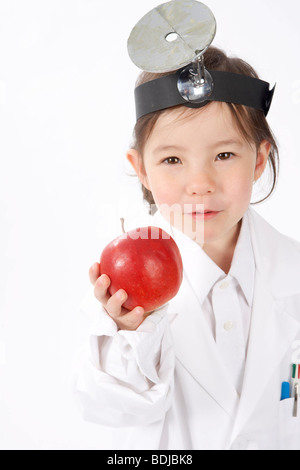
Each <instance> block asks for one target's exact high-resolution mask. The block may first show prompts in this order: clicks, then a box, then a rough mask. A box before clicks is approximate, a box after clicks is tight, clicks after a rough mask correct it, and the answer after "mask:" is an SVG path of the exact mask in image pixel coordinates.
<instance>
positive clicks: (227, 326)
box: [224, 321, 234, 331]
mask: <svg viewBox="0 0 300 470" xmlns="http://www.w3.org/2000/svg"><path fill="white" fill-rule="evenodd" d="M233 327H234V323H233V321H227V322H226V323H224V330H226V331H231V330H232V329H233Z"/></svg>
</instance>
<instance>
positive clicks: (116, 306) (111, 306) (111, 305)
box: [105, 289, 127, 320]
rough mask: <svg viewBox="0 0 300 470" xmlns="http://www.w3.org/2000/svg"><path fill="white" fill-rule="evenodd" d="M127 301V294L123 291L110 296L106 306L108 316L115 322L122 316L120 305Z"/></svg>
mask: <svg viewBox="0 0 300 470" xmlns="http://www.w3.org/2000/svg"><path fill="white" fill-rule="evenodd" d="M126 299H127V294H126V292H125V291H124V290H123V289H120V290H118V291H117V292H116V293H115V294H114V295H112V296H111V297H110V298H109V299H108V301H107V304H106V307H105V308H106V310H107V312H108V314H109V315H110V316H111V317H112V318H113V319H114V320H115V319H117V318H118V317H119V316H121V315H122V305H123V303H124V302H125V300H126Z"/></svg>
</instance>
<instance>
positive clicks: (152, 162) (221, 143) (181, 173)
mask: <svg viewBox="0 0 300 470" xmlns="http://www.w3.org/2000/svg"><path fill="white" fill-rule="evenodd" d="M269 152H270V144H269V143H268V142H267V141H263V142H262V143H261V145H260V148H259V149H258V150H257V149H256V148H255V146H254V144H253V145H251V144H249V143H248V142H246V141H245V140H244V138H243V137H242V135H241V133H240V132H239V130H238V129H237V127H236V125H235V123H234V121H233V118H232V115H231V112H230V110H229V108H228V106H227V105H226V104H223V103H216V102H213V103H211V104H210V105H209V106H206V107H203V108H201V109H198V110H196V111H195V110H194V109H192V110H191V109H189V108H184V109H182V108H177V109H173V110H168V111H167V112H165V113H163V114H162V115H161V116H160V117H159V119H158V121H157V123H156V124H155V126H154V129H153V131H152V133H151V134H150V137H149V138H148V140H147V142H146V145H145V148H144V153H143V156H141V155H139V154H138V153H137V151H136V150H130V151H129V152H128V155H127V157H128V159H129V161H130V162H131V163H132V165H133V166H134V168H135V170H136V172H137V174H138V176H139V178H140V180H141V182H142V184H143V185H144V186H145V187H146V188H147V189H149V190H150V191H151V192H152V194H153V198H154V200H155V202H156V204H157V206H158V208H159V210H160V211H161V213H162V215H163V216H164V217H165V218H167V219H169V221H170V222H171V224H172V225H174V226H176V228H178V229H179V230H181V231H183V232H184V233H186V234H187V235H188V236H190V237H191V238H193V239H195V240H196V241H197V242H198V243H200V244H201V245H202V246H203V247H204V248H205V246H208V245H210V244H213V245H214V246H215V248H216V249H218V248H221V247H223V248H228V247H229V246H231V245H232V244H234V243H235V242H236V240H237V236H238V233H239V227H240V221H241V219H242V217H243V215H244V214H245V212H246V211H247V209H248V207H249V204H250V200H251V195H252V188H253V183H254V181H256V180H258V179H259V177H260V176H261V175H262V173H263V171H264V169H265V166H266V163H267V159H268V155H269ZM166 208H173V209H172V210H171V211H170V210H169V211H168V210H166Z"/></svg>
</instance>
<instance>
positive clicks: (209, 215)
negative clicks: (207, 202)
mask: <svg viewBox="0 0 300 470" xmlns="http://www.w3.org/2000/svg"><path fill="white" fill-rule="evenodd" d="M218 214H220V212H217V211H203V212H192V213H191V216H192V217H193V219H195V220H210V219H214V218H215V217H216V216H217V215H218Z"/></svg>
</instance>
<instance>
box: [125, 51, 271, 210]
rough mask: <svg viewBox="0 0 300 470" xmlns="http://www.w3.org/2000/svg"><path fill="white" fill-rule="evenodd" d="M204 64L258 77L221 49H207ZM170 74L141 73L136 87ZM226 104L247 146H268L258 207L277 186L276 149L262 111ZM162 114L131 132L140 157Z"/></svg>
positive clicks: (146, 196) (149, 117)
mask: <svg viewBox="0 0 300 470" xmlns="http://www.w3.org/2000/svg"><path fill="white" fill-rule="evenodd" d="M204 62H205V67H206V68H207V69H208V70H220V71H224V72H232V73H238V74H242V75H248V76H250V77H254V78H259V77H258V75H257V73H256V72H255V70H254V69H253V68H252V67H251V66H250V65H249V64H247V62H245V61H243V60H242V59H239V58H236V57H228V56H227V55H226V54H225V53H224V52H223V51H222V50H220V49H218V48H216V47H210V48H208V49H207V51H206V53H205V54H204ZM170 73H175V72H170ZM170 73H161V74H158V73H156V74H154V73H150V72H142V73H141V74H140V75H139V77H138V80H137V82H136V87H138V86H139V85H142V84H143V83H147V82H149V81H151V80H155V79H157V78H161V77H164V76H166V75H170ZM227 105H228V106H229V109H230V111H231V113H232V116H233V119H234V122H235V123H236V125H237V127H238V129H239V131H240V132H241V134H242V136H243V137H244V138H245V140H247V141H248V142H249V143H254V144H255V146H256V148H257V149H258V148H259V146H260V144H261V142H262V141H263V140H266V141H268V142H269V143H270V144H271V151H270V154H269V159H268V163H269V168H270V170H271V174H272V183H271V188H270V190H269V192H268V194H267V196H266V197H264V198H263V199H261V200H260V201H257V202H255V203H254V204H258V203H260V202H263V201H265V200H266V199H268V198H269V197H270V196H271V194H272V193H273V191H274V189H275V187H276V184H277V179H278V171H279V152H278V146H277V143H276V140H275V137H274V135H273V133H272V131H271V129H270V127H269V124H268V122H267V120H266V118H265V115H264V113H263V112H262V111H260V110H257V109H254V108H250V107H246V106H242V105H235V104H232V103H227ZM177 107H178V106H177ZM165 111H166V110H162V111H157V112H154V113H151V114H148V115H146V116H143V117H142V118H140V119H139V120H138V121H137V123H136V125H135V128H134V133H133V137H134V142H133V144H132V148H134V149H135V150H137V151H138V152H139V153H140V155H143V151H144V147H145V144H146V141H147V139H148V138H149V136H150V134H151V132H152V130H153V128H154V126H155V124H156V122H157V120H158V118H159V117H160V116H161V114H162V113H163V112H165ZM142 190H143V195H144V200H145V201H147V202H148V203H149V205H150V207H151V205H152V207H153V205H155V201H154V199H153V196H152V193H151V192H150V191H149V190H148V189H147V188H145V187H144V186H142Z"/></svg>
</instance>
